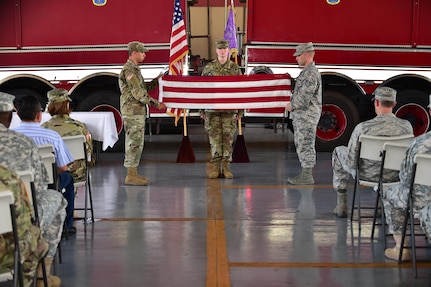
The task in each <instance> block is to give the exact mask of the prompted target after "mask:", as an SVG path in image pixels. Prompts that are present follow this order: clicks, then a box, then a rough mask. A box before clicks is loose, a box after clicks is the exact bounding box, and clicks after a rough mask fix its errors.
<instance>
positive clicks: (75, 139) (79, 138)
mask: <svg viewBox="0 0 431 287" xmlns="http://www.w3.org/2000/svg"><path fill="white" fill-rule="evenodd" d="M63 141H64V143H65V144H66V146H67V148H68V149H69V151H70V153H71V154H72V156H73V159H74V160H85V163H86V171H85V180H83V181H80V182H75V183H74V185H75V187H76V188H77V187H80V186H84V187H85V195H84V207H80V208H77V207H75V210H84V217H83V219H84V223H88V222H89V221H91V222H94V209H93V195H92V193H91V178H90V171H89V164H88V163H89V159H88V157H87V147H86V144H85V136H84V135H76V136H67V137H63ZM88 202H90V207H88ZM88 211H90V212H91V217H90V218H89V217H88V213H87V212H88Z"/></svg>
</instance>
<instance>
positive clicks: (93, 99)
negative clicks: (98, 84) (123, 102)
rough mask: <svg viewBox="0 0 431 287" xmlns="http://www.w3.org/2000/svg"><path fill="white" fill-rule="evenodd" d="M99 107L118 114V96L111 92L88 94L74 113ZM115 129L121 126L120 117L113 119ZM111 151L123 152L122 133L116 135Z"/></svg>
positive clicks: (116, 93)
mask: <svg viewBox="0 0 431 287" xmlns="http://www.w3.org/2000/svg"><path fill="white" fill-rule="evenodd" d="M101 105H104V106H107V107H110V108H112V109H115V110H116V112H117V111H118V113H120V94H119V93H118V92H115V91H112V90H98V91H94V92H92V93H90V94H89V95H88V96H87V97H86V98H84V99H83V100H81V101H80V103H79V104H78V106H77V107H76V111H92V110H93V109H94V108H95V107H99V106H101ZM115 120H116V125H117V129H118V127H119V126H121V127H122V126H123V123H122V122H118V121H122V119H121V117H120V118H118V117H115ZM110 150H111V151H114V152H121V151H124V131H121V132H120V133H119V134H118V141H117V143H116V144H115V145H114V147H113V148H110Z"/></svg>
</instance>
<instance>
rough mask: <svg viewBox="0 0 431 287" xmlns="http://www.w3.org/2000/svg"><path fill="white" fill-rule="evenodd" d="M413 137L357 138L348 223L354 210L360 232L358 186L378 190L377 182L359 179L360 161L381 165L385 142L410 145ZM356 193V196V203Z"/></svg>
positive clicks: (363, 136)
mask: <svg viewBox="0 0 431 287" xmlns="http://www.w3.org/2000/svg"><path fill="white" fill-rule="evenodd" d="M413 137H414V136H413V135H403V136H393V137H385V136H371V135H361V136H360V137H359V153H358V158H357V160H356V162H357V164H356V175H355V177H354V181H355V182H354V188H353V200H352V212H351V214H350V222H352V221H353V215H354V210H355V209H357V211H358V228H359V230H361V193H360V192H358V193H357V190H358V189H359V187H360V186H365V187H372V188H374V189H375V190H378V189H379V187H380V186H379V181H375V182H374V181H367V180H364V179H361V178H360V177H359V176H360V172H359V171H360V168H361V162H362V160H373V161H375V162H376V164H379V165H381V164H382V150H383V145H384V144H385V143H386V142H397V143H410V141H411V139H412V138H413ZM378 192H380V191H378ZM356 193H357V194H358V198H357V202H356ZM356 205H357V206H356ZM367 209H374V207H367Z"/></svg>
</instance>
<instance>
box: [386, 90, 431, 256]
mask: <svg viewBox="0 0 431 287" xmlns="http://www.w3.org/2000/svg"><path fill="white" fill-rule="evenodd" d="M430 103H431V96H430ZM430 106H431V105H430ZM430 106H428V107H430ZM429 113H430V115H431V109H430V111H429ZM417 154H431V132H427V133H426V134H423V135H421V136H418V137H416V138H415V139H414V141H413V142H412V143H411V144H410V146H409V148H408V149H407V151H406V155H405V158H404V160H403V163H402V164H401V170H400V182H399V183H398V184H396V185H394V186H392V187H390V188H389V189H388V191H387V192H386V193H384V194H383V205H384V208H385V216H386V222H387V224H388V226H389V232H391V233H392V234H393V237H394V240H395V246H394V247H393V248H388V249H386V250H385V256H386V257H387V258H389V259H393V260H397V261H398V256H399V254H400V248H401V237H402V231H403V230H402V227H403V221H404V218H405V216H406V209H407V202H408V194H409V191H410V182H411V180H412V167H413V159H414V157H415V155H417ZM430 202H431V190H430V188H429V187H428V186H423V185H415V186H414V188H413V211H414V215H415V217H419V215H420V214H421V212H422V209H423V208H424V207H425V206H426V205H427V204H428V203H430ZM422 222H423V220H422ZM401 260H402V261H408V260H410V253H409V251H408V250H407V249H403V254H402V257H401Z"/></svg>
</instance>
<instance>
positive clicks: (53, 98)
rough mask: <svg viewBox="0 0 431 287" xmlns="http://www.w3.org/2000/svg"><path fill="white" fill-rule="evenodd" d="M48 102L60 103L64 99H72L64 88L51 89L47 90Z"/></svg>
mask: <svg viewBox="0 0 431 287" xmlns="http://www.w3.org/2000/svg"><path fill="white" fill-rule="evenodd" d="M47 95H48V104H53V103H61V102H64V101H69V102H71V101H72V99H71V98H70V97H69V92H68V91H67V90H65V89H53V90H51V91H48V94H47Z"/></svg>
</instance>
